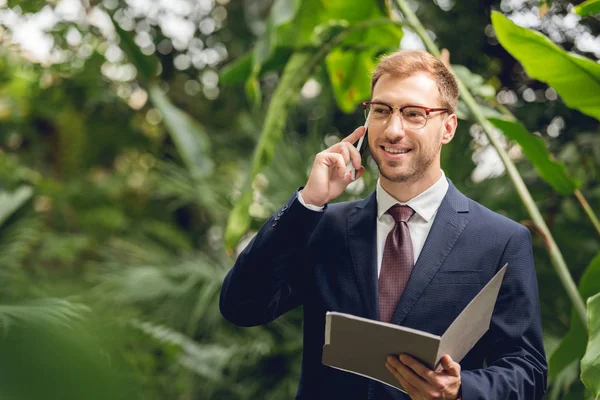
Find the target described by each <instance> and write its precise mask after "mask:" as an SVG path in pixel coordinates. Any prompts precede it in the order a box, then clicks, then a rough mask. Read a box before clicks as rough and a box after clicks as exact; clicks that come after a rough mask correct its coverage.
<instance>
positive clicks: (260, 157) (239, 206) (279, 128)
mask: <svg viewBox="0 0 600 400" xmlns="http://www.w3.org/2000/svg"><path fill="white" fill-rule="evenodd" d="M319 4H320V3H319ZM328 4H329V3H328ZM300 14H302V13H300ZM380 22H381V23H380ZM387 22H388V20H384V21H380V19H379V20H377V21H373V24H372V25H370V26H360V27H359V28H357V29H356V30H359V29H369V28H371V27H373V26H377V25H378V24H379V25H383V24H384V23H387ZM294 24H296V21H294ZM325 25H326V26H325V27H324V28H323V26H321V25H320V26H318V27H316V28H315V32H313V34H311V35H310V36H311V39H310V40H311V42H312V43H313V44H314V42H315V39H318V40H325V41H324V42H323V43H320V44H318V46H319V47H318V49H317V50H315V51H311V52H308V51H302V50H299V51H296V52H294V53H293V54H292V56H291V57H290V59H289V61H288V62H287V64H286V66H285V68H284V70H283V73H282V75H281V79H280V80H279V83H278V85H277V88H276V89H275V91H274V93H273V97H272V98H271V102H270V103H269V108H268V110H267V115H266V117H265V123H264V125H263V130H262V133H261V136H260V139H259V142H258V145H257V147H256V149H255V152H254V157H253V161H252V168H251V171H250V174H249V178H248V180H247V182H246V185H245V186H244V188H243V190H242V195H241V197H240V199H239V200H238V202H237V203H236V204H235V206H234V208H233V210H232V211H231V213H230V215H229V219H228V221H227V227H226V229H225V247H226V248H227V249H229V250H231V249H232V248H233V247H234V246H235V245H236V243H237V242H238V240H239V239H240V238H241V236H242V235H243V234H244V233H245V232H246V231H247V230H248V228H249V227H250V223H251V216H250V214H249V213H248V207H249V205H250V204H251V201H250V200H248V199H251V190H252V189H251V183H252V181H253V180H254V178H255V177H256V175H257V174H258V173H259V172H260V171H261V170H262V169H263V168H264V167H266V166H267V165H268V164H269V163H270V162H271V160H272V159H273V155H274V154H275V148H276V146H277V143H278V142H279V141H280V140H281V137H282V136H283V130H284V128H285V124H286V120H287V116H288V114H289V111H290V109H291V107H292V106H293V105H294V104H295V103H296V101H297V99H298V95H299V93H300V90H301V89H302V86H303V85H304V83H305V82H306V81H307V80H308V78H309V77H310V76H311V75H312V74H313V72H314V70H315V68H316V67H317V66H319V65H321V63H322V62H323V61H324V60H325V57H326V56H327V54H329V53H330V52H331V51H332V49H333V48H336V47H337V46H338V45H339V44H340V43H343V42H344V41H345V40H346V39H347V38H348V36H349V35H350V34H351V33H353V30H352V28H353V27H352V26H349V27H348V28H345V29H343V30H341V32H340V29H339V28H340V27H342V28H343V26H340V24H339V23H338V22H336V23H333V24H325ZM328 27H329V28H328ZM319 28H321V29H319ZM328 29H333V31H334V32H337V34H336V35H335V36H333V37H331V36H330V35H329V34H328ZM319 30H320V31H321V33H322V34H318V32H317V31H319ZM369 72H370V71H369ZM365 78H366V79H368V78H369V75H368V74H366V76H365ZM367 82H368V80H367Z"/></svg>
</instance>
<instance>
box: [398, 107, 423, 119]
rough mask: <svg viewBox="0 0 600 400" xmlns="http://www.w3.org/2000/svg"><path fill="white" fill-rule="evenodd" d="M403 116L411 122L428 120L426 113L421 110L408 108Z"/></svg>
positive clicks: (403, 112)
mask: <svg viewBox="0 0 600 400" xmlns="http://www.w3.org/2000/svg"><path fill="white" fill-rule="evenodd" d="M402 115H403V116H404V118H406V119H411V120H418V119H422V118H426V115H425V111H423V110H421V109H420V108H406V109H404V110H403V111H402Z"/></svg>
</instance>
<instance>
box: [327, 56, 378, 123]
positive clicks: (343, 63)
mask: <svg viewBox="0 0 600 400" xmlns="http://www.w3.org/2000/svg"><path fill="white" fill-rule="evenodd" d="M325 63H326V65H327V72H328V74H329V80H330V82H331V85H332V86H333V93H334V94H335V100H336V101H337V104H338V106H339V107H340V109H341V110H342V111H344V112H347V113H351V112H353V111H356V109H357V104H358V103H359V102H360V101H365V100H367V99H368V98H369V95H370V93H371V84H370V79H369V75H370V73H371V72H372V71H373V69H374V68H375V61H374V59H373V54H372V52H371V51H366V52H360V53H355V52H349V51H343V50H341V49H335V50H334V51H332V52H331V53H330V54H329V55H328V56H327V59H326V60H325Z"/></svg>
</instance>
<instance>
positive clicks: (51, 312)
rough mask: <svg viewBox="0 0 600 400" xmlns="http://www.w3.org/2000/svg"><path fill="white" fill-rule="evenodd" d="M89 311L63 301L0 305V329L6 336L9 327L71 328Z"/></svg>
mask: <svg viewBox="0 0 600 400" xmlns="http://www.w3.org/2000/svg"><path fill="white" fill-rule="evenodd" d="M89 311H90V310H89V308H88V307H87V306H85V305H83V304H77V303H73V302H71V301H68V300H64V299H42V300H36V301H30V302H27V303H21V304H3V305H0V329H1V330H2V332H3V333H4V334H5V335H6V333H7V332H8V330H9V329H10V328H11V326H15V325H36V326H43V327H45V328H53V327H59V328H69V329H71V328H73V326H74V324H76V323H77V322H79V321H81V320H82V319H83V317H84V314H86V313H88V312H89Z"/></svg>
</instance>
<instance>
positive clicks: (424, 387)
mask: <svg viewBox="0 0 600 400" xmlns="http://www.w3.org/2000/svg"><path fill="white" fill-rule="evenodd" d="M388 362H389V363H390V364H391V365H392V366H393V367H394V368H395V369H396V371H398V373H399V374H400V375H402V377H403V378H404V379H405V380H406V381H407V382H409V383H410V384H411V385H412V386H414V387H415V388H416V389H417V390H419V391H420V392H423V393H425V392H427V391H428V390H429V389H430V387H429V384H428V383H427V382H426V381H425V380H423V379H422V378H421V377H420V376H419V375H417V374H416V373H415V372H414V371H413V370H412V369H411V368H409V367H407V366H406V365H404V364H403V363H402V362H400V361H398V358H397V357H393V358H392V359H391V360H390V358H389V357H388Z"/></svg>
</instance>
